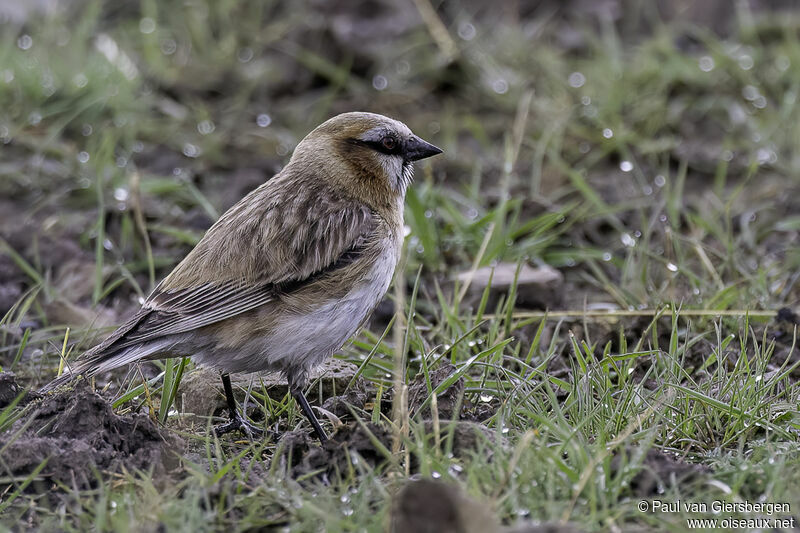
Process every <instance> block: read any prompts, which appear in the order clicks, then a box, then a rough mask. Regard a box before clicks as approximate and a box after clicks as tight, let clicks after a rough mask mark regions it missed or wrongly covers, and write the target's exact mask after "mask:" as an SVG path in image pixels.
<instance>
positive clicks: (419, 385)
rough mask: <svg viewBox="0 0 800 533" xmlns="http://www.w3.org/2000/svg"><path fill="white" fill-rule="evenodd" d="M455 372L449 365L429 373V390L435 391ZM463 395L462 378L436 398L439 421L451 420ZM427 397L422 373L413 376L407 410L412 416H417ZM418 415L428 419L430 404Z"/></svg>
mask: <svg viewBox="0 0 800 533" xmlns="http://www.w3.org/2000/svg"><path fill="white" fill-rule="evenodd" d="M455 372H456V367H455V366H453V365H451V364H449V363H448V364H444V365H442V366H440V367H439V368H437V369H436V370H433V371H431V372H429V374H428V375H429V376H430V380H431V383H430V384H431V388H432V389H436V387H438V386H439V385H441V384H442V382H444V381H445V380H446V379H447V378H449V377H450V376H452V375H453V374H455ZM463 395H464V378H463V377H461V378H459V379H457V380H456V381H455V382H454V383H453V384H452V385H450V386H449V387H447V388H446V389H445V390H443V391H442V392H440V393H439V394H438V395H437V396H436V403H437V406H438V412H439V419H440V420H452V419H453V418H454V417H455V416H456V415H457V413H456V409H457V407H458V404H459V402H460V401H461V399H462V397H463ZM428 396H429V393H428V384H427V383H426V381H425V375H424V374H422V373H420V374H417V375H416V376H414V381H412V382H411V384H410V385H409V386H408V410H409V411H410V412H411V413H413V414H417V411H418V410H419V409H420V408H421V407H422V405H423V404H424V403H425V400H426V399H427V398H428ZM420 414H422V416H423V417H424V418H430V416H431V409H430V403H429V404H428V405H427V406H425V408H424V409H423V410H422V411H421V413H420Z"/></svg>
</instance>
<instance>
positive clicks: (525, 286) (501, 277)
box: [456, 263, 564, 309]
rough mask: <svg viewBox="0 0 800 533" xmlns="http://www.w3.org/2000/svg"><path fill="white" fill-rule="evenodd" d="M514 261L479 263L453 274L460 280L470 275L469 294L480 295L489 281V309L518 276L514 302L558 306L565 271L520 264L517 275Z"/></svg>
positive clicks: (546, 307)
mask: <svg viewBox="0 0 800 533" xmlns="http://www.w3.org/2000/svg"><path fill="white" fill-rule="evenodd" d="M517 268H518V265H517V263H499V264H497V265H496V266H494V267H482V268H479V269H477V270H475V271H474V272H472V271H471V270H469V271H466V272H461V273H460V274H458V275H457V276H456V279H457V280H459V281H460V282H461V283H462V284H463V283H466V282H467V281H469V280H470V279H471V280H472V281H471V282H470V286H469V294H470V295H471V296H472V297H475V298H480V297H481V295H482V294H483V291H484V290H485V289H486V287H487V286H488V285H489V284H490V283H491V288H490V289H489V302H488V305H487V308H488V309H493V308H494V307H495V306H496V305H497V302H498V300H499V298H500V296H502V295H504V294H508V292H509V289H511V286H512V285H513V284H514V279H515V278H516V279H517V291H516V292H517V296H516V305H517V306H519V307H526V308H530V309H548V308H550V309H552V308H553V307H557V306H558V305H559V304H560V303H561V301H562V299H563V295H562V287H563V285H564V275H563V274H562V273H561V272H559V271H558V270H556V269H555V268H553V267H551V266H548V265H544V266H539V267H532V266H530V265H528V264H523V265H522V266H521V267H520V268H519V275H517Z"/></svg>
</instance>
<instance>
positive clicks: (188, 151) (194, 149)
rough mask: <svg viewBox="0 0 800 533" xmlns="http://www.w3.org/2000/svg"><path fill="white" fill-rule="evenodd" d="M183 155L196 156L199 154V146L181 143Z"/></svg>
mask: <svg viewBox="0 0 800 533" xmlns="http://www.w3.org/2000/svg"><path fill="white" fill-rule="evenodd" d="M183 155H185V156H186V157H198V156H199V155H200V147H199V146H195V145H194V144H192V143H186V144H184V145H183Z"/></svg>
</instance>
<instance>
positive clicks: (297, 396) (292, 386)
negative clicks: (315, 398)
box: [289, 376, 328, 444]
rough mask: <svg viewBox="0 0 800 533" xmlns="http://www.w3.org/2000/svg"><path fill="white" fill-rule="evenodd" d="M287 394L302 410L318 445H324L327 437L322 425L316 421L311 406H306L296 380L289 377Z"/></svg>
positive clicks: (306, 402)
mask: <svg viewBox="0 0 800 533" xmlns="http://www.w3.org/2000/svg"><path fill="white" fill-rule="evenodd" d="M289 392H291V393H292V397H293V398H294V401H296V402H297V404H298V405H299V406H300V409H302V410H303V414H304V415H306V418H307V419H308V421H309V422H310V423H311V427H313V428H314V433H316V434H317V438H319V442H320V444H325V442H326V441H327V440H328V436H327V435H326V434H325V430H324V429H322V424H320V423H319V420H317V417H316V415H315V414H314V411H312V410H311V406H310V405H309V404H308V400H306V397H305V395H304V394H303V388H302V386H300V385H299V384H298V383H297V381H296V380H294V379H292V377H291V376H289Z"/></svg>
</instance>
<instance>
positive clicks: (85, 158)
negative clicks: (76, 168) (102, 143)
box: [77, 152, 89, 163]
mask: <svg viewBox="0 0 800 533" xmlns="http://www.w3.org/2000/svg"><path fill="white" fill-rule="evenodd" d="M77 159H78V162H79V163H88V162H89V152H78V155H77Z"/></svg>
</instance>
